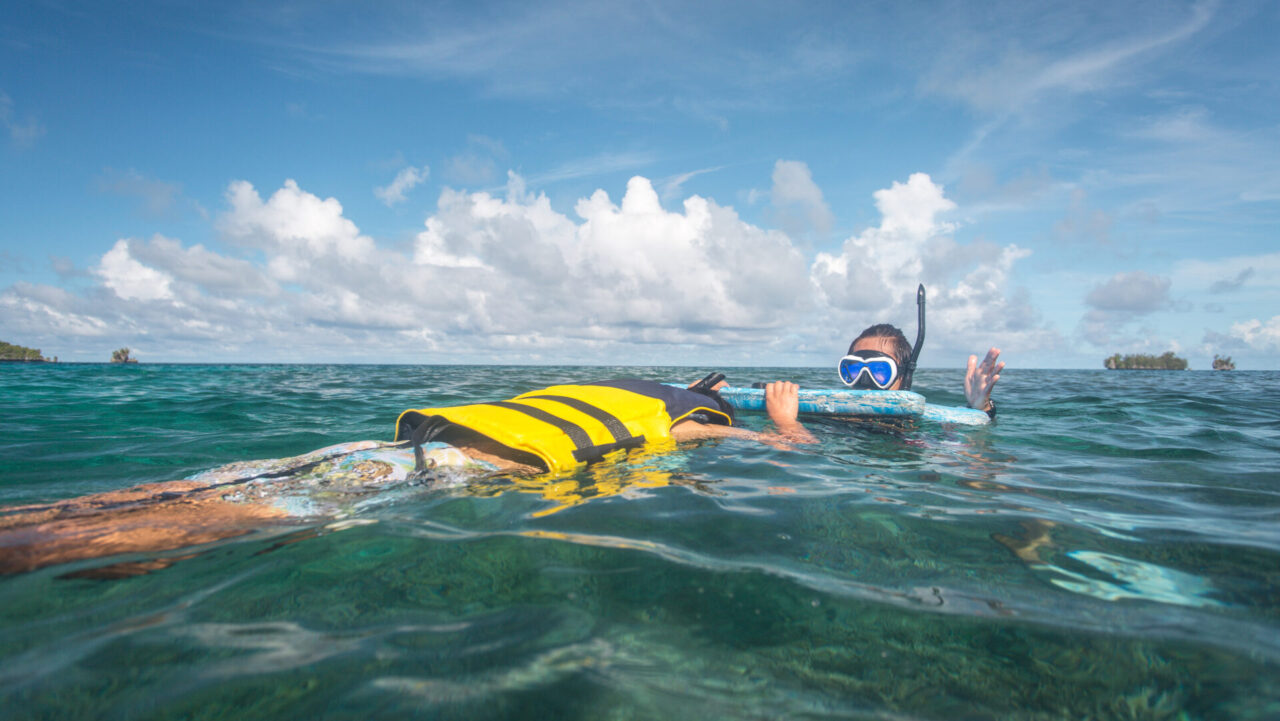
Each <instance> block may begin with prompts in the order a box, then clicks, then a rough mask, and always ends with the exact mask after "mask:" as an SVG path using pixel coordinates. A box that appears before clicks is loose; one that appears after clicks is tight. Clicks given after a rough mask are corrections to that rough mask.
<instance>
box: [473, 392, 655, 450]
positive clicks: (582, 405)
mask: <svg viewBox="0 0 1280 721" xmlns="http://www.w3.org/2000/svg"><path fill="white" fill-rule="evenodd" d="M528 397H530V398H537V397H546V396H528ZM550 400H554V401H555V402H557V403H564V404H565V405H567V406H570V407H572V408H576V409H577V410H580V411H582V412H583V413H586V414H587V415H589V416H591V417H592V418H595V419H596V420H598V421H600V422H601V423H603V424H604V426H605V428H607V429H608V430H609V433H610V434H611V435H612V436H613V439H614V442H613V443H600V444H592V443H591V436H589V435H587V432H586V431H585V430H584V429H583V428H582V426H580V425H578V424H577V423H574V422H573V421H568V420H565V419H564V418H561V417H559V416H556V415H552V414H551V413H548V412H546V411H544V410H542V409H541V408H536V407H534V406H530V405H526V404H524V403H517V402H515V401H494V402H492V403H486V404H485V405H490V406H497V407H499V408H506V409H507V410H511V411H517V412H519V413H523V414H525V415H527V416H529V417H530V418H536V419H538V420H540V421H542V422H543V423H549V424H551V425H553V426H555V427H556V428H559V429H560V430H561V431H562V432H564V434H565V435H567V436H569V440H570V441H572V442H573V445H574V451H573V458H574V460H576V461H578V462H579V463H595V462H596V461H599V460H600V459H601V458H604V457H605V455H606V454H608V453H612V452H614V451H616V450H619V449H623V448H635V447H637V446H640V445H643V444H644V436H633V435H631V432H630V431H628V430H627V428H626V426H624V425H623V424H622V421H620V420H618V419H617V417H615V416H614V415H613V414H611V413H609V412H608V411H605V410H603V409H601V408H598V407H596V406H593V405H591V404H590V403H586V402H583V401H580V400H578V399H576V398H568V397H563V396H552V397H550ZM587 409H590V410H587ZM606 419H607V420H606Z"/></svg>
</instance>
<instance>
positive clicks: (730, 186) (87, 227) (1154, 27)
mask: <svg viewBox="0 0 1280 721" xmlns="http://www.w3.org/2000/svg"><path fill="white" fill-rule="evenodd" d="M262 5H266V4H262V3H235V2H228V3H217V4H208V3H195V2H137V3H74V2H29V3H23V4H20V5H19V6H17V7H15V8H13V9H11V10H10V11H8V12H6V13H5V15H4V17H3V18H0V339H2V340H5V341H8V342H12V343H19V344H22V345H27V346H34V347H39V348H40V349H42V350H43V351H44V352H45V354H46V355H57V356H59V358H60V359H62V360H105V359H106V358H107V357H109V355H110V351H111V350H112V349H114V348H117V347H120V346H123V345H128V346H130V347H132V348H133V349H134V350H135V352H136V354H137V355H138V356H140V357H141V358H142V359H143V360H144V361H206V360H209V361H300V362H311V361H315V362H332V361H338V362H427V363H455V362H456V363H468V362H479V363H494V362H499V363H608V364H613V363H620V364H650V363H652V364H691V365H725V366H728V365H792V364H795V365H826V364H828V363H830V364H834V362H835V360H836V359H838V358H839V356H840V355H842V353H843V350H844V348H845V347H846V346H847V344H848V342H849V340H850V338H851V337H852V336H853V335H855V334H856V333H857V332H858V331H859V330H860V329H861V328H862V327H864V326H866V325H869V324H871V323H873V322H880V321H889V322H895V323H897V324H899V325H901V326H902V327H903V328H904V329H905V330H906V332H907V335H908V336H911V337H914V326H915V320H914V315H915V314H914V303H913V301H914V290H915V287H916V284H917V283H921V282H923V283H925V284H926V286H927V287H928V289H929V293H930V304H929V310H930V324H929V342H928V344H927V346H926V349H925V352H924V354H923V356H922V365H924V366H927V367H947V366H956V365H959V364H962V363H963V361H964V358H965V357H966V356H967V355H968V354H970V353H981V352H982V351H984V350H985V349H986V347H988V346H990V345H998V346H999V347H1000V348H1001V349H1002V350H1003V351H1004V357H1005V359H1006V360H1007V361H1008V362H1009V363H1010V365H1011V366H1015V367H1017V366H1022V367H1085V368H1097V367H1100V366H1101V361H1102V359H1103V358H1104V357H1105V356H1107V355H1109V354H1111V353H1113V352H1147V353H1159V352H1163V351H1165V350H1169V349H1172V350H1175V351H1177V352H1178V353H1179V354H1181V355H1184V356H1186V357H1187V358H1189V359H1190V361H1191V364H1192V367H1193V368H1206V367H1207V366H1208V364H1209V360H1210V359H1211V358H1212V356H1213V354H1214V353H1221V354H1224V355H1231V356H1233V357H1234V358H1235V360H1236V362H1237V365H1238V366H1239V367H1240V368H1242V369H1244V368H1251V369H1264V368H1265V369H1276V368H1280V362H1278V361H1277V357H1278V354H1277V351H1278V350H1280V244H1278V243H1277V229H1278V228H1280V222H1278V221H1280V163H1278V162H1277V159H1278V158H1280V80H1277V73H1276V72H1275V69H1276V68H1277V67H1280V44H1277V43H1276V42H1275V41H1274V38H1275V37H1276V36H1277V35H1278V34H1280V5H1278V4H1276V3H1273V2H1257V3H1250V2H1236V3H1221V4H1218V3H1211V2H1197V3H1186V2H1150V3H1142V2H1105V3H1070V4H1062V5H1063V6H1062V7H1042V6H1040V5H1041V4H1033V3H1022V2H1010V3H998V2H997V3H918V4H909V3H892V2H886V3H845V2H836V3H803V4H780V3H742V2H732V3H728V2H726V3H716V2H708V3H676V2H670V3H667V2H644V3H637V2H629V3H557V2H551V3H525V2H518V3H480V4H476V3H456V4H448V3H432V4H429V5H427V6H425V7H423V6H419V5H418V4H415V3H373V4H370V3H344V2H319V3H317V2H306V3H297V4H289V3H273V4H270V7H262ZM367 5H373V6H374V7H373V8H372V9H371V8H369V7H366V6H367Z"/></svg>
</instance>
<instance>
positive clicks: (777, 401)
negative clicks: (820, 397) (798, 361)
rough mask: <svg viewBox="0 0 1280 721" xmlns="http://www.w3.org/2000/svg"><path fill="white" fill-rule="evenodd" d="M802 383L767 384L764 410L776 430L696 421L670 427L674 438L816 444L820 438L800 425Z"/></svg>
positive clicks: (778, 443) (782, 382)
mask: <svg viewBox="0 0 1280 721" xmlns="http://www.w3.org/2000/svg"><path fill="white" fill-rule="evenodd" d="M799 394H800V386H798V385H796V384H795V383H789V382H786V381H775V382H773V383H770V384H769V385H767V386H765V389H764V400H765V409H766V410H767V411H768V413H769V419H770V420H772V421H773V425H774V426H776V427H777V429H778V432H777V433H756V432H755V431H749V430H747V429H745V428H735V427H733V426H718V425H708V424H705V423H697V422H694V421H684V422H681V423H677V424H676V425H675V427H673V428H672V429H671V437H672V438H675V439H676V440H677V441H688V440H695V439H698V438H726V437H732V438H750V439H752V440H757V441H760V442H761V443H768V444H769V445H771V446H778V447H784V448H785V447H786V446H787V444H788V443H817V442H818V441H817V439H816V438H814V437H813V434H812V433H810V432H809V430H808V429H807V428H805V427H804V426H803V425H801V424H800V421H799V420H797V416H798V415H799V413H800V395H799Z"/></svg>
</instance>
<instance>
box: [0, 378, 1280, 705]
mask: <svg viewBox="0 0 1280 721" xmlns="http://www.w3.org/2000/svg"><path fill="white" fill-rule="evenodd" d="M727 372H728V374H729V379H730V380H731V381H733V382H735V383H738V384H749V383H750V382H752V381H755V380H769V379H773V378H786V379H791V380H795V381H797V382H800V383H801V384H802V385H805V386H810V387H830V385H831V381H832V378H831V377H830V376H831V375H832V374H831V372H830V371H828V370H825V369H824V370H809V369H727ZM702 373H703V371H702V370H701V369H679V368H630V367H617V368H582V367H535V368H528V367H496V366H495V367H431V366H288V365H279V366H273V365H261V366H252V365H244V366H193V365H150V364H146V365H138V366H130V367H120V366H107V365H71V364H60V365H45V366H30V365H6V366H0V506H14V505H19V504H31V503H41V502H46V501H51V500H56V499H60V498H69V497H74V496H79V495H84V494H89V493H96V492H102V491H110V490H116V489H121V488H124V487H127V486H130V485H134V484H138V483H147V482H158V481H169V480H175V479H180V478H183V477H186V476H190V475H192V474H194V473H197V472H200V471H203V470H207V469H209V468H212V467H214V466H217V465H220V464H223V463H228V462H232V461H238V460H246V459H253V458H270V457H279V456H287V455H295V454H299V453H303V452H306V451H309V450H312V449H314V448H319V447H322V446H326V445H329V444H333V443H338V442H343V441H349V440H356V439H364V438H373V439H386V438H388V437H389V436H390V435H391V432H392V424H393V422H394V420H395V418H396V416H397V415H398V414H399V412H400V411H402V410H404V409H405V408H408V407H422V406H427V405H445V404H451V403H462V402H469V401H473V400H484V399H498V398H502V397H508V396H510V395H514V394H516V393H520V392H524V391H526V390H531V389H533V388H537V387H541V386H545V385H551V384H554V383H558V382H565V381H574V380H599V379H604V378H610V377H619V376H639V377H644V378H652V379H656V380H685V379H687V380H692V379H696V378H697V377H700V376H701V375H702ZM961 381H962V377H961V374H960V373H959V372H957V371H951V370H924V371H920V372H919V373H918V374H917V380H916V386H917V390H920V391H921V392H923V393H924V394H925V395H926V396H927V397H928V398H929V400H930V401H931V402H934V403H941V404H945V405H958V404H961V403H962V402H963V397H962V394H961V392H960V389H961ZM998 398H999V401H1000V419H999V423H998V424H996V425H995V426H993V427H990V428H985V429H970V428H956V427H948V426H942V425H936V424H927V423H922V424H919V425H915V426H906V427H890V426H883V425H877V424H865V423H859V424H851V423H848V422H845V421H840V420H831V419H810V420H809V426H810V427H811V428H812V429H813V430H814V432H815V434H816V435H817V436H818V438H819V440H820V442H819V443H818V444H817V445H816V446H812V447H797V448H793V449H777V448H772V447H768V446H763V445H759V444H753V443H749V442H745V441H736V440H734V441H723V442H703V443H697V444H689V445H685V446H681V447H679V448H676V449H671V452H669V453H645V452H638V453H632V454H631V455H630V456H627V457H622V458H616V459H611V460H609V461H606V462H604V463H601V464H598V465H595V466H592V467H590V468H587V469H584V470H581V471H579V472H577V473H575V474H571V475H568V476H565V477H560V478H557V479H554V484H547V483H530V482H527V481H526V482H512V481H511V480H509V479H488V480H485V481H483V482H476V483H470V484H456V485H451V486H449V487H432V488H423V487H411V488H399V489H394V490H393V491H389V492H387V493H386V494H385V495H384V496H381V497H379V498H376V499H371V501H370V502H368V503H366V504H363V505H362V506H361V510H359V511H358V512H357V513H355V514H354V515H353V516H350V517H347V518H344V519H341V521H340V522H336V523H335V522H333V519H319V520H312V521H308V522H306V523H301V522H300V523H296V524H283V525H276V526H272V527H270V528H266V529H263V530H262V531H260V532H255V533H250V534H248V535H245V536H242V537H239V538H236V539H233V540H229V541H222V542H220V543H215V544H209V545H205V546H200V547H197V548H195V549H183V550H179V551H170V552H165V553H160V554H151V555H138V554H135V555H130V556H125V557H112V558H107V559H97V560H94V561H78V562H73V563H66V564H62V565H56V566H52V567H48V568H44V569H41V570H39V571H35V572H31V573H25V574H14V575H9V576H3V577H0V609H3V611H2V612H0V708H3V709H5V713H4V716H5V717H6V718H31V719H35V718H41V719H48V718H90V717H92V718H105V719H114V718H120V719H124V718H130V719H133V718H156V719H160V718H174V717H192V718H203V719H217V718H235V719H254V718H297V717H304V716H313V717H318V718H335V719H347V718H350V719H367V718H417V717H421V718H432V719H437V718H446V719H448V718H458V719H464V718H465V719H500V718H559V719H576V718H581V719H592V720H593V721H595V720H597V719H602V718H606V719H630V718H638V719H684V718H691V719H705V718H770V719H772V718H778V717H786V718H812V719H827V718H841V719H844V718H867V719H899V718H901V719H954V718H976V719H981V718H992V719H997V718H998V719H1007V718H1012V719H1078V718H1097V719H1109V718H1115V719H1269V718H1277V717H1280V672H1278V671H1280V591H1278V590H1277V589H1280V523H1277V521H1280V471H1278V470H1277V469H1278V468H1280V463H1278V461H1280V373H1270V372H1230V373H1210V372H1159V371H1129V372H1107V371H1045V370H1032V371H1028V370H1018V369H1016V368H1015V369H1012V370H1010V371H1008V372H1007V373H1006V374H1005V376H1004V379H1003V380H1002V381H1001V384H1000V388H999V389H998ZM744 421H745V423H746V424H747V425H748V426H750V427H754V428H764V427H765V423H764V419H763V417H761V416H747V417H745V418H744ZM3 517H4V516H3V511H0V519H2V518H3ZM0 553H4V548H3V547H0ZM122 562H137V563H133V564H132V565H131V566H130V567H131V568H134V569H135V570H136V569H141V572H138V573H136V575H126V576H125V577H119V578H115V579H114V580H100V579H95V578H92V577H93V576H95V575H97V576H102V575H103V574H101V573H97V574H95V573H94V571H96V570H101V568H102V567H104V566H108V565H110V564H120V563H122ZM113 567H114V566H113ZM117 575H120V574H117Z"/></svg>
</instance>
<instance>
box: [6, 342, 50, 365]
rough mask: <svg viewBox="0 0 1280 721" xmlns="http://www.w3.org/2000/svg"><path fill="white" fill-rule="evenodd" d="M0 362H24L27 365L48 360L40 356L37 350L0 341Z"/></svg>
mask: <svg viewBox="0 0 1280 721" xmlns="http://www.w3.org/2000/svg"><path fill="white" fill-rule="evenodd" d="M0 360H6V361H26V362H28V363H46V362H48V360H49V359H48V358H45V357H44V356H42V355H40V349H39V348H27V347H24V346H20V345H13V344H12V343H5V342H4V341H0Z"/></svg>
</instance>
